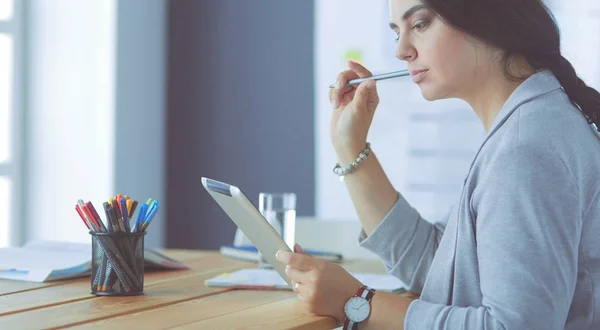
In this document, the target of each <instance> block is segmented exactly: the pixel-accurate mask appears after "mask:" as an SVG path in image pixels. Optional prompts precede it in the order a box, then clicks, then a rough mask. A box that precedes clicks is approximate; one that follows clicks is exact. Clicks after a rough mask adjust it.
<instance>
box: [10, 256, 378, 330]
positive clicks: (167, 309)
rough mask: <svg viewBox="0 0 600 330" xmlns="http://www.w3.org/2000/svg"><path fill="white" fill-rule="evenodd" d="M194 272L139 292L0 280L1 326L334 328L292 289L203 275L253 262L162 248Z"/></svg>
mask: <svg viewBox="0 0 600 330" xmlns="http://www.w3.org/2000/svg"><path fill="white" fill-rule="evenodd" d="M165 254H167V255H169V256H171V257H173V258H175V259H178V260H181V261H183V262H184V263H185V264H187V265H189V266H190V267H191V268H192V269H191V270H184V271H161V272H150V273H146V274H145V278H144V293H145V294H144V295H141V296H132V297H97V296H95V295H91V294H90V279H89V277H86V278H80V279H75V280H69V281H57V282H48V283H32V282H21V281H9V280H0V329H2V330H8V329H57V328H61V329H62V328H69V329H95V328H103V329H104V328H106V329H144V330H150V329H166V328H169V329H332V328H334V327H335V322H334V320H333V318H330V317H319V316H314V315H311V314H309V313H307V312H305V311H304V310H303V308H302V307H301V305H300V304H299V303H298V301H297V295H296V294H295V293H294V292H291V291H247V290H231V289H224V288H213V287H207V286H205V285H204V280H206V279H209V278H212V277H214V276H216V275H219V274H221V273H224V272H232V271H236V270H239V269H242V268H253V267H256V263H252V262H245V261H240V260H234V259H228V258H223V257H221V256H220V255H219V254H218V253H217V252H207V251H188V250H165ZM344 267H345V268H346V269H348V270H349V271H363V272H364V271H370V272H378V273H383V271H384V269H383V266H382V265H381V264H380V263H378V262H377V261H368V262H367V261H360V262H359V261H350V262H348V263H345V264H344Z"/></svg>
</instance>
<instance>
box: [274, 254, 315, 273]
mask: <svg viewBox="0 0 600 330" xmlns="http://www.w3.org/2000/svg"><path fill="white" fill-rule="evenodd" d="M275 257H276V258H277V260H278V261H279V262H281V263H284V264H286V265H290V266H291V267H294V268H298V269H300V270H311V269H312V268H313V264H314V258H313V257H311V256H309V255H305V254H300V253H294V252H287V251H281V250H279V251H278V252H277V255H276V256H275Z"/></svg>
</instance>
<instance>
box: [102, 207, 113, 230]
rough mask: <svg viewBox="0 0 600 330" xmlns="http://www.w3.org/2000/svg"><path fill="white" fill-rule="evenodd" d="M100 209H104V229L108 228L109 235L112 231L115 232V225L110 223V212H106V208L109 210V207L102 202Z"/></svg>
mask: <svg viewBox="0 0 600 330" xmlns="http://www.w3.org/2000/svg"><path fill="white" fill-rule="evenodd" d="M102 207H103V208H104V214H105V215H106V225H107V226H106V227H107V228H108V232H109V233H112V232H114V231H115V230H114V228H115V224H114V222H113V221H112V219H111V218H110V212H108V208H109V207H110V206H108V202H104V203H103V204H102Z"/></svg>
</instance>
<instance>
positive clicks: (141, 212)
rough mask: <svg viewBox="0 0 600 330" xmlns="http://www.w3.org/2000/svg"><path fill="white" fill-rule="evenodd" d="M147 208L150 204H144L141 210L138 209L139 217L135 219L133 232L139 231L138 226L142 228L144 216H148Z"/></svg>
mask: <svg viewBox="0 0 600 330" xmlns="http://www.w3.org/2000/svg"><path fill="white" fill-rule="evenodd" d="M147 209H148V204H143V205H142V207H140V210H139V211H138V216H137V219H136V220H135V224H134V225H133V228H132V229H131V232H132V233H136V232H137V231H138V228H141V226H142V222H143V221H144V217H145V216H146V210H147Z"/></svg>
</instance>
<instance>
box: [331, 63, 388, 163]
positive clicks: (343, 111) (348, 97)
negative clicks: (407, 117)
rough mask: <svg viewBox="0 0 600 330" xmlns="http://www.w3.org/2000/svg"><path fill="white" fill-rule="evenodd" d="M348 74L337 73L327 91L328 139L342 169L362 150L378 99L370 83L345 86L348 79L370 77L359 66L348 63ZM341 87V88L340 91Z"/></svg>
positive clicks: (373, 84)
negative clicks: (330, 111) (329, 136)
mask: <svg viewBox="0 0 600 330" xmlns="http://www.w3.org/2000/svg"><path fill="white" fill-rule="evenodd" d="M348 67H349V68H350V70H348V71H344V72H342V73H340V75H339V76H338V78H337V82H336V83H337V87H336V88H332V89H331V90H330V91H329V100H330V102H331V106H332V107H333V114H332V117H331V124H330V135H331V141H332V143H333V147H334V149H335V151H336V153H337V154H338V159H339V161H340V162H343V163H344V164H342V166H346V165H348V164H350V163H351V162H352V161H354V160H355V159H356V157H357V156H358V154H359V153H360V152H361V151H362V150H363V149H364V148H365V145H366V143H367V135H368V133H369V128H370V127H371V123H372V122H373V116H374V115H375V109H377V105H378V104H379V96H378V95H377V88H376V86H375V81H374V80H368V81H364V82H362V83H361V84H360V85H358V87H357V86H346V87H343V86H345V85H346V83H347V82H348V81H350V80H352V79H356V78H365V77H370V76H372V74H371V72H369V70H367V69H366V68H365V67H364V66H362V65H361V64H359V63H357V62H354V61H348ZM340 86H342V87H340Z"/></svg>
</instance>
